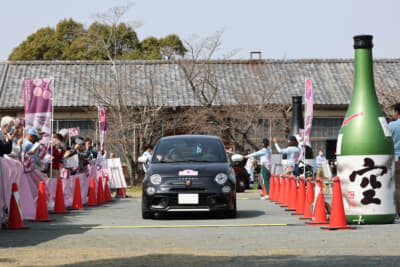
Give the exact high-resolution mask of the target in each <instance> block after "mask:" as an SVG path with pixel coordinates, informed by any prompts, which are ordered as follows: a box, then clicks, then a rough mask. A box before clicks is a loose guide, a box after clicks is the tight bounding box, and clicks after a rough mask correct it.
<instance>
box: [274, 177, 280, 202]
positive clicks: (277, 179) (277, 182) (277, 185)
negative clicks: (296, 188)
mask: <svg viewBox="0 0 400 267" xmlns="http://www.w3.org/2000/svg"><path fill="white" fill-rule="evenodd" d="M280 180H281V179H280V177H279V174H277V175H276V176H275V179H274V185H275V186H274V191H273V200H272V202H278V198H279V190H280V187H281V182H280Z"/></svg>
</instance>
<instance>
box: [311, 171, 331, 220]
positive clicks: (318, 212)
mask: <svg viewBox="0 0 400 267" xmlns="http://www.w3.org/2000/svg"><path fill="white" fill-rule="evenodd" d="M317 190H318V192H317V201H316V203H315V209H314V214H313V217H312V220H311V222H306V224H307V225H325V224H328V219H327V218H326V210H325V198H324V191H323V190H322V179H321V177H318V178H317Z"/></svg>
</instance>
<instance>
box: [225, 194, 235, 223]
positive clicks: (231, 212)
mask: <svg viewBox="0 0 400 267" xmlns="http://www.w3.org/2000/svg"><path fill="white" fill-rule="evenodd" d="M236 216H237V205H236V197H235V198H234V199H233V210H228V211H226V212H225V217H226V218H236Z"/></svg>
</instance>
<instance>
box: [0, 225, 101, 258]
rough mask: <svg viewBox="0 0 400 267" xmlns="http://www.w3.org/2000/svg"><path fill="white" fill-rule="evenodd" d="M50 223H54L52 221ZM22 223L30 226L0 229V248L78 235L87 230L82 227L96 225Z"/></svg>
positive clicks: (30, 244)
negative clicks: (26, 227)
mask: <svg viewBox="0 0 400 267" xmlns="http://www.w3.org/2000/svg"><path fill="white" fill-rule="evenodd" d="M40 224H42V223H40ZM49 224H50V223H49ZM52 224H54V222H53V223H52ZM24 225H25V226H29V227H30V228H29V229H28V230H1V231H0V248H10V247H28V246H35V245H37V244H40V243H42V242H46V241H50V240H53V239H56V238H59V237H61V236H64V235H80V234H82V233H84V232H86V231H88V230H89V229H82V228H85V227H94V226H98V225H93V224H91V225H83V224H82V225H73V226H71V225H68V224H57V225H49V226H47V225H46V226H45V227H43V225H42V226H35V225H32V223H31V224H24ZM0 265H1V264H0Z"/></svg>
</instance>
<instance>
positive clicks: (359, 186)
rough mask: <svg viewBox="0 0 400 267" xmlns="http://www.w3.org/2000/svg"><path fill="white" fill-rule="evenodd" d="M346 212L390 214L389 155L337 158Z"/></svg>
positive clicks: (391, 167)
mask: <svg viewBox="0 0 400 267" xmlns="http://www.w3.org/2000/svg"><path fill="white" fill-rule="evenodd" d="M337 170H338V176H339V178H340V185H341V188H342V196H343V205H344V210H345V214H346V215H380V214H394V213H395V210H396V208H395V202H394V189H395V184H394V157H393V155H361V156H339V157H337Z"/></svg>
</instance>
